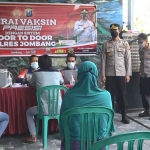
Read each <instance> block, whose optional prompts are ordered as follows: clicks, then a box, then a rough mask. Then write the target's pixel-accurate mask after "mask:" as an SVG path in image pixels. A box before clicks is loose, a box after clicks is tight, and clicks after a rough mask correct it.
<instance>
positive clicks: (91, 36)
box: [74, 9, 96, 44]
mask: <svg viewBox="0 0 150 150" xmlns="http://www.w3.org/2000/svg"><path fill="white" fill-rule="evenodd" d="M80 16H81V18H82V19H81V20H79V21H76V22H75V26H74V32H75V34H76V35H77V44H83V43H88V42H93V41H96V34H95V29H94V24H93V22H92V21H90V20H88V10H86V9H83V10H82V11H81V13H80Z"/></svg>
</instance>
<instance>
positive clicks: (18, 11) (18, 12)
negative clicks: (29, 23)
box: [12, 8, 22, 18]
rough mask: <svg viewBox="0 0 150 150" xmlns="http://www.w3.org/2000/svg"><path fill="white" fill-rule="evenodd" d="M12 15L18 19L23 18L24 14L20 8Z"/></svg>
mask: <svg viewBox="0 0 150 150" xmlns="http://www.w3.org/2000/svg"><path fill="white" fill-rule="evenodd" d="M12 15H13V16H14V17H16V18H18V17H21V16H22V12H21V11H20V10H19V9H18V8H16V9H15V10H14V11H13V12H12Z"/></svg>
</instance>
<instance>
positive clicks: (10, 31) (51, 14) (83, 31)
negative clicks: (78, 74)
mask: <svg viewBox="0 0 150 150" xmlns="http://www.w3.org/2000/svg"><path fill="white" fill-rule="evenodd" d="M96 36H97V34H96V6H95V5H92V4H48V3H47V4H46V3H43V4H38V3H0V56H30V55H43V54H48V55H54V56H57V55H58V56H60V55H64V54H68V53H75V54H79V55H91V54H96V50H97V37H96Z"/></svg>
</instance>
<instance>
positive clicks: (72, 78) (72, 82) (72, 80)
mask: <svg viewBox="0 0 150 150" xmlns="http://www.w3.org/2000/svg"><path fill="white" fill-rule="evenodd" d="M70 85H75V80H74V77H73V76H71V80H70Z"/></svg>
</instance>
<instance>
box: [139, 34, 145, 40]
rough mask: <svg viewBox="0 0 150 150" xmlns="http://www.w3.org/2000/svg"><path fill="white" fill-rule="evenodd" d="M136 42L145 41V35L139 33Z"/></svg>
mask: <svg viewBox="0 0 150 150" xmlns="http://www.w3.org/2000/svg"><path fill="white" fill-rule="evenodd" d="M137 39H138V40H147V35H146V34H145V33H140V34H139V35H138V38H137Z"/></svg>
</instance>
